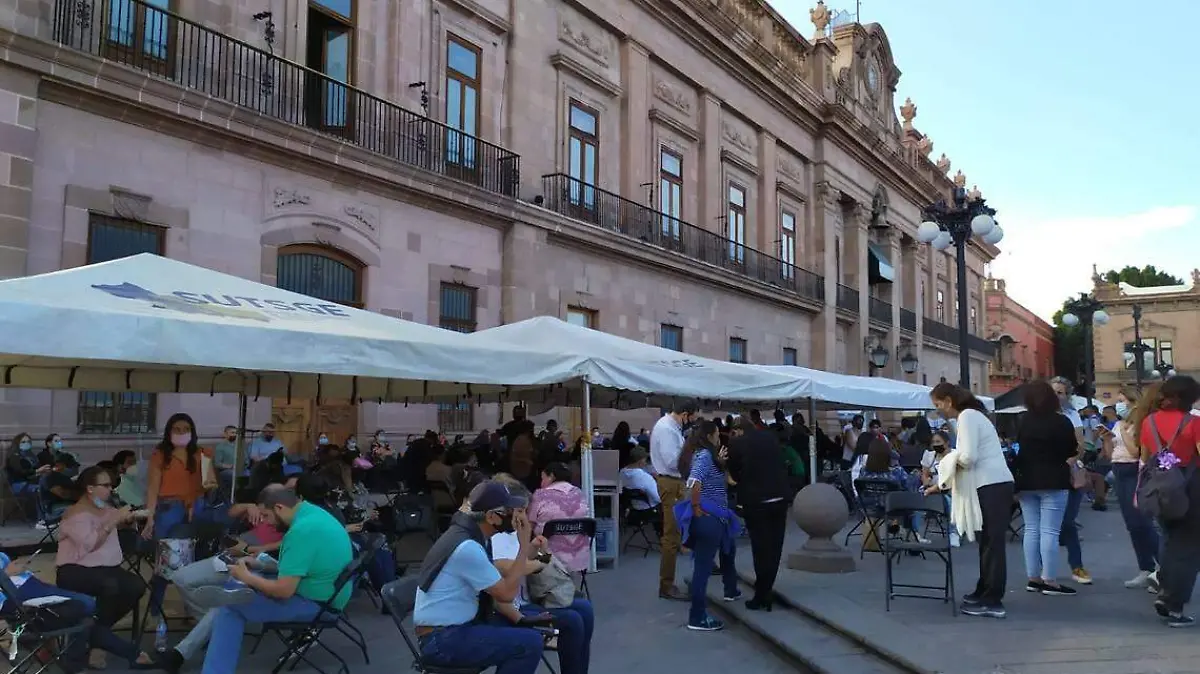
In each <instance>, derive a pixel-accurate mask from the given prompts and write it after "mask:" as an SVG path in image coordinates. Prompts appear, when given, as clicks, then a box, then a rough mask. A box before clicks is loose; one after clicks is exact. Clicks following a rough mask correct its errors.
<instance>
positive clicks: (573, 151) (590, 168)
mask: <svg viewBox="0 0 1200 674" xmlns="http://www.w3.org/2000/svg"><path fill="white" fill-rule="evenodd" d="M568 122H569V138H568V141H567V173H568V175H570V176H571V177H572V178H574V180H572V181H571V188H570V189H571V203H572V204H573V205H575V206H576V207H583V208H586V209H587V210H589V211H591V210H595V208H596V189H595V187H594V185H595V184H596V163H597V157H598V156H599V154H600V118H599V115H598V114H597V113H596V111H595V110H592V109H591V108H588V107H585V106H584V105H583V104H581V103H579V102H577V101H571V108H570V119H569V120H568Z"/></svg>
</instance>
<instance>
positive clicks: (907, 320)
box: [900, 309, 917, 332]
mask: <svg viewBox="0 0 1200 674" xmlns="http://www.w3.org/2000/svg"><path fill="white" fill-rule="evenodd" d="M900 329H901V330H908V331H909V332H916V331H917V313H916V312H915V311H911V310H909V309H900Z"/></svg>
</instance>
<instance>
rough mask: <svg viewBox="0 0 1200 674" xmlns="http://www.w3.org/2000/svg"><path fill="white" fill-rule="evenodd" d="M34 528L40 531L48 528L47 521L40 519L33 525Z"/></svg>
mask: <svg viewBox="0 0 1200 674" xmlns="http://www.w3.org/2000/svg"><path fill="white" fill-rule="evenodd" d="M33 528H34V529H37V530H39V531H45V530H46V522H45V521H43V520H38V523H37V524H35V525H33Z"/></svg>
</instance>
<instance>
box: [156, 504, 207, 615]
mask: <svg viewBox="0 0 1200 674" xmlns="http://www.w3.org/2000/svg"><path fill="white" fill-rule="evenodd" d="M204 512H205V506H204V501H203V499H201V500H199V501H196V503H194V504H193V505H192V518H191V520H189V519H188V516H187V507H186V506H184V504H183V501H179V500H177V499H165V500H160V501H159V502H158V505H157V506H156V507H155V509H154V541H155V542H154V545H157V544H158V541H159V540H160V539H163V538H177V537H183V534H182V533H181V532H180V531H179V530H180V529H182V528H183V527H184V525H186V524H188V522H195V521H197V520H198V519H199V518H200V516H201V514H202V513H204ZM186 537H188V538H190V537H191V532H190V531H188V532H187V536H186ZM166 592H167V579H166V578H163V577H162V576H159V575H158V574H155V575H154V576H153V577H152V578H150V607H149V608H150V615H154V616H157V615H159V614H160V613H161V612H162V601H163V595H165V594H166Z"/></svg>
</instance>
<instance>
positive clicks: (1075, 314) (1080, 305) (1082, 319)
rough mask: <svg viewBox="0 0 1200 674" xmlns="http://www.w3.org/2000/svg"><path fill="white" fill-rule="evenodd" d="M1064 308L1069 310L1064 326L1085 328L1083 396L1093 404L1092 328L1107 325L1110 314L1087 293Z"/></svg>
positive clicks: (1094, 379)
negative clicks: (1081, 326)
mask: <svg viewBox="0 0 1200 674" xmlns="http://www.w3.org/2000/svg"><path fill="white" fill-rule="evenodd" d="M1063 308H1064V309H1066V310H1067V311H1066V313H1064V314H1063V315H1062V322H1063V325H1065V326H1067V327H1069V328H1073V327H1075V326H1076V325H1083V326H1084V335H1083V395H1084V397H1085V398H1087V399H1088V404H1091V402H1092V399H1093V398H1095V397H1096V392H1095V390H1093V389H1094V388H1095V381H1096V363H1095V360H1094V358H1093V354H1092V337H1093V335H1092V327H1093V326H1094V325H1105V324H1107V323H1108V312H1107V311H1105V310H1104V305H1103V304H1101V303H1100V301H1099V300H1097V299H1096V298H1095V297H1092V296H1091V295H1089V294H1087V293H1080V294H1079V299H1077V300H1071V301H1070V302H1067V304H1066V306H1065V307H1063Z"/></svg>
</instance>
